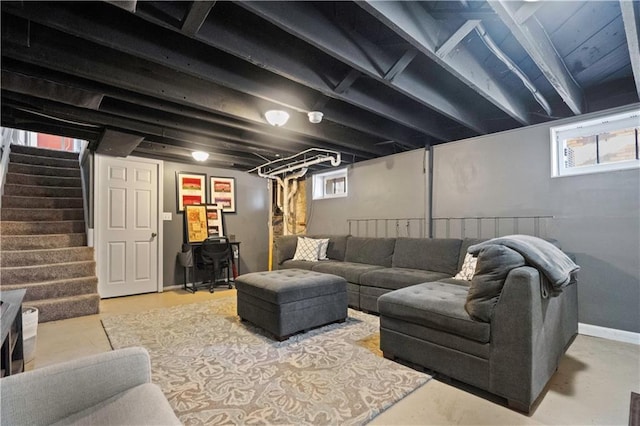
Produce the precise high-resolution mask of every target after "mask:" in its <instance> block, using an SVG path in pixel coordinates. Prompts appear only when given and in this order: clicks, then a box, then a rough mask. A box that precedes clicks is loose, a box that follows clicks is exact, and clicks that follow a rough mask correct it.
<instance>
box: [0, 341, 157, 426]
mask: <svg viewBox="0 0 640 426" xmlns="http://www.w3.org/2000/svg"><path fill="white" fill-rule="evenodd" d="M150 382H151V363H150V360H149V354H148V352H147V351H146V349H144V348H127V349H120V350H115V351H111V352H105V353H101V354H97V355H92V356H89V357H85V358H81V359H78V360H73V361H67V362H64V363H60V364H56V365H51V366H47V367H43V368H40V369H36V370H32V371H28V372H25V373H21V374H17V375H14V376H8V377H5V378H3V379H1V380H0V397H1V408H2V425H18V424H29V425H45V424H51V423H55V422H57V421H59V420H61V419H64V418H66V417H68V416H70V415H71V414H73V413H76V412H78V411H81V410H84V409H86V408H89V407H92V406H94V405H96V404H98V403H99V402H101V401H103V400H105V399H108V398H110V397H112V396H114V395H117V394H119V393H121V392H124V391H126V390H128V389H131V388H133V387H135V386H138V385H141V384H144V383H150Z"/></svg>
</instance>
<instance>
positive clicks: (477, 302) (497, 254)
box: [465, 245, 525, 322]
mask: <svg viewBox="0 0 640 426" xmlns="http://www.w3.org/2000/svg"><path fill="white" fill-rule="evenodd" d="M524 264H525V260H524V257H522V255H521V254H520V253H518V252H517V251H515V250H512V249H510V248H509V247H506V246H500V245H488V246H486V247H484V248H482V249H481V250H480V252H479V253H478V263H477V265H476V273H475V275H474V276H473V279H472V280H471V286H470V287H469V294H468V297H467V302H466V304H465V309H466V310H467V312H468V313H469V315H470V316H471V317H472V318H474V319H475V320H477V321H484V322H490V321H491V316H492V314H493V307H494V306H495V304H496V303H498V299H499V298H500V293H502V287H503V286H504V281H505V279H506V278H507V274H509V271H511V270H512V269H514V268H517V267H519V266H524Z"/></svg>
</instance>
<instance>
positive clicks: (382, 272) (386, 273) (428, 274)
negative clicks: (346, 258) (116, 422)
mask: <svg viewBox="0 0 640 426" xmlns="http://www.w3.org/2000/svg"><path fill="white" fill-rule="evenodd" d="M450 277H451V275H447V274H445V273H442V272H433V271H424V270H422V269H408V268H385V269H377V270H375V271H369V272H365V273H364V274H362V276H361V277H360V284H362V285H366V286H369V287H379V288H386V289H389V290H397V289H399V288H405V287H408V286H410V285H414V284H420V283H425V282H432V281H438V280H440V279H444V278H450Z"/></svg>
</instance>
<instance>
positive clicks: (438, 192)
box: [433, 105, 640, 332]
mask: <svg viewBox="0 0 640 426" xmlns="http://www.w3.org/2000/svg"><path fill="white" fill-rule="evenodd" d="M636 108H637V105H636ZM627 109H628V108H627ZM620 111H622V109H617V110H615V111H609V113H611V112H620ZM598 115H603V114H602V113H600V114H590V115H589V116H586V115H585V116H582V117H580V118H579V119H576V118H572V119H566V120H560V121H556V122H553V123H545V124H541V125H536V126H530V127H526V128H522V129H517V130H513V131H507V132H502V133H498V134H492V135H487V136H484V137H477V138H472V139H467V140H463V141H457V142H452V143H448V144H443V145H438V146H436V147H434V153H433V156H434V174H433V216H434V217H447V216H463V217H470V216H471V217H475V216H528V215H552V216H553V219H551V220H549V223H548V229H547V230H546V233H547V234H549V236H551V237H554V238H556V239H558V240H559V241H560V243H561V245H562V247H563V249H564V250H566V251H568V252H571V253H574V254H575V256H576V258H577V263H578V264H579V265H580V266H581V267H582V269H581V271H580V273H579V290H578V295H579V321H580V322H582V323H586V324H593V325H597V326H602V327H610V328H615V329H620V330H626V331H631V332H640V268H639V266H638V265H640V218H639V211H640V170H638V169H635V170H626V171H616V172H610V173H596V174H590V175H581V176H568V177H560V178H551V177H550V176H551V161H550V141H549V138H550V136H549V128H550V127H552V126H555V125H559V124H566V123H570V122H575V121H579V120H584V119H587V118H593V117H596V116H598ZM469 236H473V235H469Z"/></svg>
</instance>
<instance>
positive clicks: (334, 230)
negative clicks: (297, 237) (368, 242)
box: [307, 149, 428, 237]
mask: <svg viewBox="0 0 640 426" xmlns="http://www.w3.org/2000/svg"><path fill="white" fill-rule="evenodd" d="M427 157H428V152H425V150H424V149H418V150H415V151H409V152H404V153H401V154H395V155H390V156H387V157H384V158H377V159H374V160H369V161H363V162H360V163H357V164H354V165H350V166H349V167H348V175H347V182H348V196H347V197H345V198H333V199H326V200H312V192H311V191H312V184H311V180H312V179H311V177H309V178H307V200H309V201H308V209H307V216H308V219H307V223H308V226H307V233H309V234H317V233H325V234H347V233H348V232H349V226H348V224H347V219H373V218H375V219H385V218H423V219H424V218H425V217H426V216H427V215H428V208H427V200H428V185H427V183H426V182H427V177H428V173H427V171H428V158H427ZM422 222H423V224H422V228H423V229H421V228H420V224H419V223H418V222H417V221H412V222H411V223H410V227H409V231H410V235H411V236H415V237H418V236H422V235H426V233H427V232H428V229H426V227H425V226H424V223H428V222H425V220H423V221H422ZM376 230H377V233H378V236H385V235H388V236H395V235H396V224H395V222H393V221H390V222H389V223H387V224H386V227H385V224H384V222H378V224H377V228H376V224H375V222H374V221H369V222H368V223H365V222H362V223H360V227H359V229H356V228H355V227H353V228H352V230H351V233H352V234H353V235H367V234H368V235H370V236H375V232H376ZM397 231H398V233H399V234H400V235H401V236H406V235H407V227H406V221H401V222H400V223H399V224H398V228H397ZM421 231H426V232H421ZM418 233H422V235H418Z"/></svg>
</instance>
